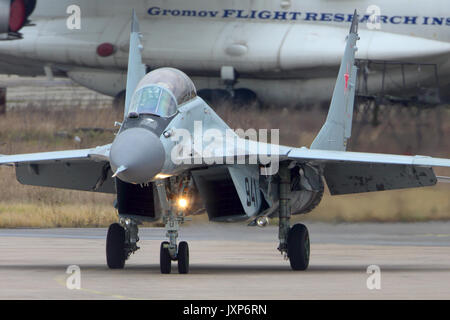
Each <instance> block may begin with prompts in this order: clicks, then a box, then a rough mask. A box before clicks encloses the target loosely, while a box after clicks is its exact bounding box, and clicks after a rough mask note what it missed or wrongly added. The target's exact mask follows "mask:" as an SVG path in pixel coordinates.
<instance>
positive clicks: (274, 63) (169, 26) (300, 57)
mask: <svg viewBox="0 0 450 320" xmlns="http://www.w3.org/2000/svg"><path fill="white" fill-rule="evenodd" d="M10 3H11V10H10V11H11V12H10V13H11V14H10V19H9V20H8V15H6V14H5V12H6V11H5V10H3V13H1V14H0V33H1V32H3V33H4V38H7V36H6V37H5V34H8V25H9V26H10V27H9V29H11V28H12V27H14V28H15V29H18V26H19V25H20V23H23V24H25V23H27V17H28V16H27V15H29V17H28V19H29V20H30V22H28V26H25V27H23V28H21V29H20V28H19V29H20V30H16V31H17V32H11V30H9V38H19V37H21V39H18V40H11V41H0V73H3V74H19V75H39V74H47V75H48V74H54V75H65V76H67V77H69V78H70V79H72V80H74V81H75V82H77V83H79V84H81V85H83V86H85V87H88V88H91V89H93V90H95V91H97V92H101V93H104V94H107V95H110V96H116V97H118V98H120V97H123V96H124V90H125V87H126V83H125V80H126V68H127V57H128V51H127V50H128V41H129V34H128V30H129V26H130V16H129V12H130V8H135V9H136V12H137V14H138V16H139V19H140V21H141V29H142V33H143V46H144V51H143V59H144V62H145V64H146V65H147V66H148V68H149V70H152V69H156V68H159V67H164V66H170V67H175V68H180V69H182V70H184V71H186V72H187V73H188V74H189V76H191V77H192V78H193V80H194V81H195V84H196V86H197V88H199V89H206V90H199V94H200V95H202V96H205V97H209V96H220V95H225V96H226V95H227V94H229V93H231V95H234V96H235V98H236V99H243V100H251V99H253V98H254V97H255V96H257V97H258V98H259V99H260V100H261V101H263V102H267V103H269V104H270V103H276V104H278V105H283V104H292V103H293V102H295V103H312V102H326V101H329V99H330V98H331V95H330V92H332V87H333V84H334V80H335V77H336V74H337V72H338V65H339V57H340V53H341V52H342V50H343V48H344V45H345V42H344V40H343V39H345V35H346V32H347V30H348V27H349V25H350V22H351V19H352V15H353V10H354V9H355V7H356V9H357V10H358V12H359V13H360V14H359V24H360V36H361V41H360V44H359V51H358V52H357V58H358V59H367V60H371V61H374V60H375V61H378V60H379V61H398V62H420V63H423V64H433V65H435V66H436V68H437V74H436V73H435V70H434V68H425V67H423V68H421V67H420V66H417V68H416V69H417V70H415V71H414V72H413V73H414V75H408V74H407V75H406V77H403V75H404V70H402V68H401V67H400V65H398V67H397V68H394V71H393V72H391V73H390V74H389V77H388V78H389V79H388V80H389V81H387V80H386V81H383V79H382V77H383V74H384V73H381V72H379V71H378V72H377V71H375V70H370V67H369V68H361V69H362V70H363V71H364V72H366V73H367V74H369V75H370V86H369V87H370V90H371V91H373V92H376V91H377V90H381V86H382V83H384V87H385V88H384V89H385V90H394V89H398V88H401V89H402V90H403V89H404V88H405V87H407V88H409V90H411V91H412V92H414V91H417V90H418V89H419V88H418V86H419V84H418V80H417V79H420V82H421V83H420V85H427V84H431V83H434V82H436V78H437V76H438V79H439V85H440V87H441V89H445V88H446V87H448V85H449V83H450V61H449V57H450V55H449V53H450V3H449V2H448V0H430V1H427V2H423V1H411V0H397V1H395V2H393V1H387V0H379V1H377V2H376V5H373V1H353V0H335V1H329V0H314V1H313V0H304V1H293V0H268V1H250V0H242V1H220V0H190V1H181V0H166V1H157V0H154V1H153V0H148V1H144V0H128V1H121V0H13V1H12V2H11V0H0V8H6V7H8V4H10ZM30 12H31V15H30ZM19 32H20V33H19ZM402 71H403V72H402ZM361 78H363V77H361ZM211 89H213V90H211ZM225 89H228V91H226V90H225ZM269 89H270V90H269ZM442 94H444V95H443V96H442V98H446V97H445V90H441V95H442Z"/></svg>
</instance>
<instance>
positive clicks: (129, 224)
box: [106, 218, 139, 269]
mask: <svg viewBox="0 0 450 320" xmlns="http://www.w3.org/2000/svg"><path fill="white" fill-rule="evenodd" d="M138 241H139V237H138V223H137V222H136V221H134V220H132V219H126V218H121V219H120V220H119V223H113V224H112V225H110V226H109V229H108V234H107V236H106V263H107V264H108V267H109V268H110V269H123V267H124V266H125V261H126V260H127V259H128V258H129V256H130V255H131V254H132V253H134V252H135V251H137V250H138V249H139V247H138V246H137V242H138Z"/></svg>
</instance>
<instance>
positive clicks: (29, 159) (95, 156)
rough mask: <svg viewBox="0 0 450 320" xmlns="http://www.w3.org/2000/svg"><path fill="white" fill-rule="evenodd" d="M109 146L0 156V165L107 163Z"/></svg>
mask: <svg viewBox="0 0 450 320" xmlns="http://www.w3.org/2000/svg"><path fill="white" fill-rule="evenodd" d="M110 147H111V145H110V144H108V145H105V146H100V147H96V148H91V149H79V150H65V151H53V152H38V153H26V154H15V155H0V165H8V164H9V165H12V164H22V163H43V162H59V161H76V160H87V159H90V160H94V161H95V160H97V161H102V160H104V161H109V149H110Z"/></svg>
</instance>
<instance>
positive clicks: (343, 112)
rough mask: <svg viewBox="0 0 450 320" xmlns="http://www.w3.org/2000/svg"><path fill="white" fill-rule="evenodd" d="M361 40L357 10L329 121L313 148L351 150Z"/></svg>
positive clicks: (343, 58)
mask: <svg viewBox="0 0 450 320" xmlns="http://www.w3.org/2000/svg"><path fill="white" fill-rule="evenodd" d="M358 39H359V38H358V15H357V13H356V10H355V13H354V15H353V20H352V25H351V27H350V32H349V34H348V36H347V44H346V46H345V51H344V56H343V57H342V61H341V66H340V68H339V74H338V77H337V80H336V84H335V86H334V91H333V97H332V98H331V104H330V109H329V111H328V116H327V120H326V121H325V124H324V125H323V127H322V129H321V130H320V132H319V134H318V135H317V137H316V138H315V139H314V141H313V143H312V144H311V149H321V150H337V151H345V150H346V148H347V140H348V139H349V138H350V136H351V130H352V119H353V104H354V99H355V87H356V75H357V71H358V68H357V67H356V66H355V53H356V51H357V48H356V41H357V40H358Z"/></svg>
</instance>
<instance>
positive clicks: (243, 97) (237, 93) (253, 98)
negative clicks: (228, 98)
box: [233, 88, 259, 108]
mask: <svg viewBox="0 0 450 320" xmlns="http://www.w3.org/2000/svg"><path fill="white" fill-rule="evenodd" d="M233 105H234V106H236V107H239V108H245V107H250V106H258V107H259V101H258V97H257V95H256V93H255V92H253V91H252V90H250V89H245V88H240V89H236V90H234V97H233Z"/></svg>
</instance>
